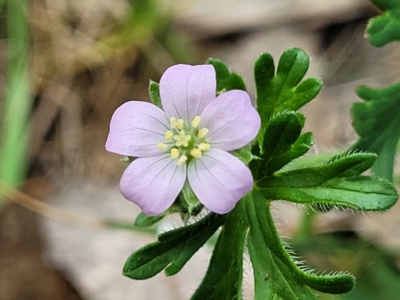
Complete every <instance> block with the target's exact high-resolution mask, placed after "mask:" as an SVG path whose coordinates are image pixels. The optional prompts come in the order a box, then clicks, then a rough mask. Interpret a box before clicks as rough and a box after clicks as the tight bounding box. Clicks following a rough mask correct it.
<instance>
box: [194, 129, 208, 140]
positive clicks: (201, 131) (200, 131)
mask: <svg viewBox="0 0 400 300" xmlns="http://www.w3.org/2000/svg"><path fill="white" fill-rule="evenodd" d="M207 133H208V129H207V128H202V129H200V130H199V132H198V133H197V136H198V137H199V138H203V137H205V136H206V135H207Z"/></svg>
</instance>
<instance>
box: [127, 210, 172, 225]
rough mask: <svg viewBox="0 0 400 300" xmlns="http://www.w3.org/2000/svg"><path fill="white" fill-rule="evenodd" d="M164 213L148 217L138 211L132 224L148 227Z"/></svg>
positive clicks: (160, 218) (161, 217) (159, 219)
mask: <svg viewBox="0 0 400 300" xmlns="http://www.w3.org/2000/svg"><path fill="white" fill-rule="evenodd" d="M164 217H165V215H160V216H155V217H150V216H148V215H146V214H145V213H142V212H141V213H140V214H139V215H138V216H137V217H136V220H135V223H134V226H136V227H140V228H146V227H150V226H152V225H154V224H156V223H157V222H159V221H161V220H162V219H163V218H164Z"/></svg>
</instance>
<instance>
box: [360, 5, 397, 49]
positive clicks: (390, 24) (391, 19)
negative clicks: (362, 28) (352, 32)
mask: <svg viewBox="0 0 400 300" xmlns="http://www.w3.org/2000/svg"><path fill="white" fill-rule="evenodd" d="M371 2H372V3H373V4H375V5H376V6H377V7H378V8H379V9H381V10H383V11H385V13H384V14H383V15H381V16H378V17H375V18H372V19H371V20H370V21H369V23H368V26H367V36H368V40H369V42H370V43H371V44H372V45H373V46H375V47H382V46H384V45H386V44H387V43H390V42H393V41H400V2H399V1H397V0H371Z"/></svg>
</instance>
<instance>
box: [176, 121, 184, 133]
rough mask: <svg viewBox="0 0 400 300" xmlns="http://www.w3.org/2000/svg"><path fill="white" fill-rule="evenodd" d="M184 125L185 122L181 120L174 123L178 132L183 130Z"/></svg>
mask: <svg viewBox="0 0 400 300" xmlns="http://www.w3.org/2000/svg"><path fill="white" fill-rule="evenodd" d="M184 124H185V122H183V120H182V119H178V120H176V122H175V126H176V128H178V129H179V130H181V129H183V125H184Z"/></svg>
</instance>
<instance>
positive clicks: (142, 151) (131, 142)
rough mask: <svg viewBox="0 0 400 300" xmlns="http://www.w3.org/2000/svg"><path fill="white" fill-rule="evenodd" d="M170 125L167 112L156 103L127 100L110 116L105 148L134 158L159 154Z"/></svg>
mask: <svg viewBox="0 0 400 300" xmlns="http://www.w3.org/2000/svg"><path fill="white" fill-rule="evenodd" d="M168 126H169V121H168V119H167V117H166V116H165V113H164V112H163V111H162V110H161V109H159V108H158V107H157V106H155V105H153V104H151V103H148V102H140V101H129V102H126V103H124V104H122V105H121V106H120V107H118V108H117V110H116V111H115V112H114V114H113V116H112V118H111V122H110V132H109V134H108V138H107V142H106V149H107V151H110V152H114V153H117V154H120V155H128V156H134V157H143V156H151V155H156V154H160V153H162V152H164V151H165V150H162V149H160V148H158V147H157V143H158V142H164V141H165V138H164V135H165V132H166V131H167V130H168V129H169V128H168Z"/></svg>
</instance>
